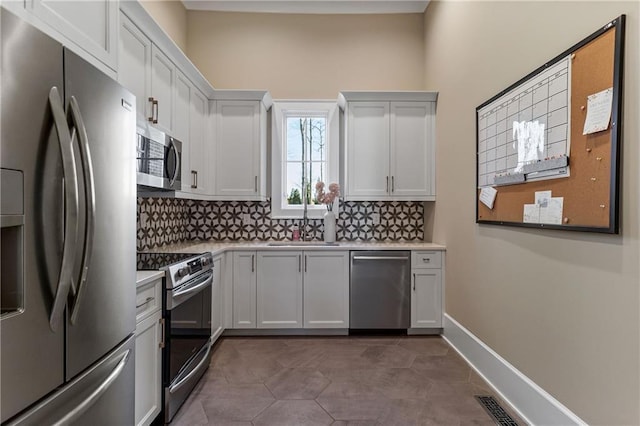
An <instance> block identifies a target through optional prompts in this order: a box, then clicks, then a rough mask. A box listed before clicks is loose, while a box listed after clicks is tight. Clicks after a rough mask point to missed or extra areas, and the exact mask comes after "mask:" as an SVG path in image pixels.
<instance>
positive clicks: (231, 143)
mask: <svg viewBox="0 0 640 426" xmlns="http://www.w3.org/2000/svg"><path fill="white" fill-rule="evenodd" d="M267 96H268V93H266V92H243V91H219V92H217V94H216V100H215V101H214V102H212V105H215V107H214V108H215V111H216V113H215V130H214V132H215V138H214V153H213V158H214V160H213V161H214V166H213V169H214V173H215V177H214V178H213V181H214V186H215V190H214V194H213V195H214V196H215V197H216V198H217V199H221V200H265V199H266V197H267V185H266V168H267V167H266V160H267V152H266V151H267V109H268V108H269V107H270V105H271V103H270V98H269V99H268V100H267V101H265V98H266V97H267ZM251 97H253V98H254V100H252V99H248V98H251Z"/></svg>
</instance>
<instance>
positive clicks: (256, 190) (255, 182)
mask: <svg viewBox="0 0 640 426" xmlns="http://www.w3.org/2000/svg"><path fill="white" fill-rule="evenodd" d="M253 192H258V176H254V177H253Z"/></svg>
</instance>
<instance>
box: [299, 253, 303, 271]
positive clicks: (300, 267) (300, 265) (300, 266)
mask: <svg viewBox="0 0 640 426" xmlns="http://www.w3.org/2000/svg"><path fill="white" fill-rule="evenodd" d="M298 272H302V255H298Z"/></svg>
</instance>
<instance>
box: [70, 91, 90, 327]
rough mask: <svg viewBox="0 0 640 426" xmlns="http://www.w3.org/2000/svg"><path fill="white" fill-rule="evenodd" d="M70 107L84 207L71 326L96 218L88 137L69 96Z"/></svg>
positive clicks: (88, 263) (88, 262) (78, 110)
mask: <svg viewBox="0 0 640 426" xmlns="http://www.w3.org/2000/svg"><path fill="white" fill-rule="evenodd" d="M69 105H70V107H71V117H72V119H73V122H74V124H75V134H76V135H77V136H78V138H77V140H78V147H79V151H80V159H81V162H82V174H83V177H84V196H85V206H86V219H85V223H86V227H85V234H84V244H83V252H82V263H81V265H80V280H79V281H78V292H77V295H76V296H75V299H74V301H73V307H72V309H71V324H75V322H76V320H77V318H78V312H79V308H80V302H81V301H82V294H83V290H84V289H85V288H86V284H87V275H88V274H89V265H90V264H91V256H92V254H93V238H94V235H95V218H96V185H95V180H94V175H93V163H92V161H91V150H90V149H89V137H88V135H87V128H86V126H85V124H84V120H83V119H82V114H81V113H80V106H79V105H78V101H77V99H76V98H75V96H71V100H70V101H69Z"/></svg>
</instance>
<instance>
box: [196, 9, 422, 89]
mask: <svg viewBox="0 0 640 426" xmlns="http://www.w3.org/2000/svg"><path fill="white" fill-rule="evenodd" d="M188 22H189V28H188V40H189V45H188V50H187V54H188V55H189V58H190V59H191V60H192V61H193V63H194V64H195V65H196V66H197V67H198V69H200V71H201V72H202V74H203V75H204V76H205V77H206V78H207V79H208V80H209V81H210V82H211V84H213V86H214V87H215V88H218V89H268V90H269V91H270V92H271V94H272V96H273V97H274V98H276V99H286V98H288V99H314V98H315V99H334V98H336V96H337V95H338V92H339V91H340V90H420V89H422V88H423V81H424V47H423V46H424V31H423V17H422V14H403V15H281V14H256V13H230V12H194V11H190V12H188Z"/></svg>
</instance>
